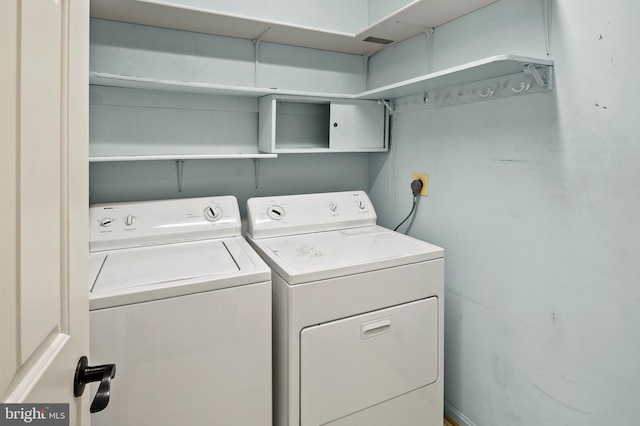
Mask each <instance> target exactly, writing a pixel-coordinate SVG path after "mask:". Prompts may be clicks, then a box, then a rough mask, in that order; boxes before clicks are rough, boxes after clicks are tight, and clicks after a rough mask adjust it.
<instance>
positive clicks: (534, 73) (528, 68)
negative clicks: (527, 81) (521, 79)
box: [524, 64, 549, 89]
mask: <svg viewBox="0 0 640 426" xmlns="http://www.w3.org/2000/svg"><path fill="white" fill-rule="evenodd" d="M524 73H525V74H528V75H530V76H531V77H533V79H534V80H535V82H536V84H537V85H538V86H540V87H544V88H545V89H548V88H549V82H546V83H545V81H544V80H543V79H542V76H541V75H540V72H538V70H537V69H536V67H535V66H533V65H532V64H527V65H525V66H524Z"/></svg>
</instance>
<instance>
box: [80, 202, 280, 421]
mask: <svg viewBox="0 0 640 426" xmlns="http://www.w3.org/2000/svg"><path fill="white" fill-rule="evenodd" d="M90 220H91V224H90V234H91V236H90V250H91V254H90V265H91V266H90V269H91V273H90V275H91V279H90V282H89V291H90V298H89V299H90V302H89V303H90V322H91V324H90V330H91V335H90V345H91V347H90V352H91V360H92V362H94V363H97V364H100V363H107V362H109V363H113V362H115V363H116V366H117V367H116V368H117V374H116V377H115V379H114V380H113V382H112V386H111V397H110V403H109V406H108V407H107V408H106V409H105V410H104V411H102V412H99V413H95V414H93V415H92V419H91V421H92V424H93V425H94V426H102V425H104V426H108V425H109V426H113V425H123V426H126V425H129V426H139V425H154V426H163V425H165V426H175V425H180V424H183V425H189V426H193V425H203V426H204V425H207V426H208V425H213V424H220V425H236V426H247V425H262V426H270V425H271V424H272V406H271V393H272V391H271V388H272V386H271V275H270V270H269V268H268V267H267V265H266V264H265V263H264V262H263V261H262V259H260V257H259V256H258V255H257V254H256V253H255V252H254V250H253V249H251V247H250V246H249V245H248V244H247V242H246V241H245V240H244V239H243V238H242V236H241V235H240V214H239V210H238V204H237V201H236V199H235V197H233V196H224V197H206V198H192V199H181V200H164V201H149V202H141V203H121V204H108V205H107V204H103V205H96V206H92V207H91V209H90ZM92 390H93V393H95V390H96V387H95V386H94V388H93V389H92Z"/></svg>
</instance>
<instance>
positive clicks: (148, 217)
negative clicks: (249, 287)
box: [89, 195, 240, 252]
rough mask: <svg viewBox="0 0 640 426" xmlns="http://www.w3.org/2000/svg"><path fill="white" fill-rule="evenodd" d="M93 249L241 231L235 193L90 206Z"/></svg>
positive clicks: (180, 240)
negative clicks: (233, 194)
mask: <svg viewBox="0 0 640 426" xmlns="http://www.w3.org/2000/svg"><path fill="white" fill-rule="evenodd" d="M89 220H90V240H89V247H90V250H91V251H92V252H94V251H101V250H112V249H117V248H129V247H140V246H146V245H155V244H168V243H174V242H182V241H195V240H205V239H212V238H224V237H231V236H237V235H240V211H239V209H238V201H237V200H236V198H235V197H234V196H231V195H228V196H222V197H202V198H186V199H179V200H158V201H144V202H134V203H117V204H99V205H94V206H91V207H90V209H89Z"/></svg>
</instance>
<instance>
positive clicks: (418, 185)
mask: <svg viewBox="0 0 640 426" xmlns="http://www.w3.org/2000/svg"><path fill="white" fill-rule="evenodd" d="M422 185H423V183H422V181H421V180H420V179H414V180H413V181H411V192H412V193H413V205H412V206H411V211H410V212H409V214H408V215H407V217H405V218H404V220H403V221H402V222H400V224H398V226H396V227H395V228H394V231H397V230H398V228H400V227H401V226H402V224H403V223H405V222H406V221H407V219H409V218H410V217H411V215H412V214H413V212H414V211H415V209H416V205H417V204H418V195H419V194H420V191H422Z"/></svg>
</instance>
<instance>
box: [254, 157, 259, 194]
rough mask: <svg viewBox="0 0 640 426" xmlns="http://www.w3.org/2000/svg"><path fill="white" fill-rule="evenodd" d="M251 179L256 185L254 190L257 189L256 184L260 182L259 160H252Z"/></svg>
mask: <svg viewBox="0 0 640 426" xmlns="http://www.w3.org/2000/svg"><path fill="white" fill-rule="evenodd" d="M253 179H254V183H255V185H256V189H258V183H259V181H260V159H258V158H254V159H253Z"/></svg>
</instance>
